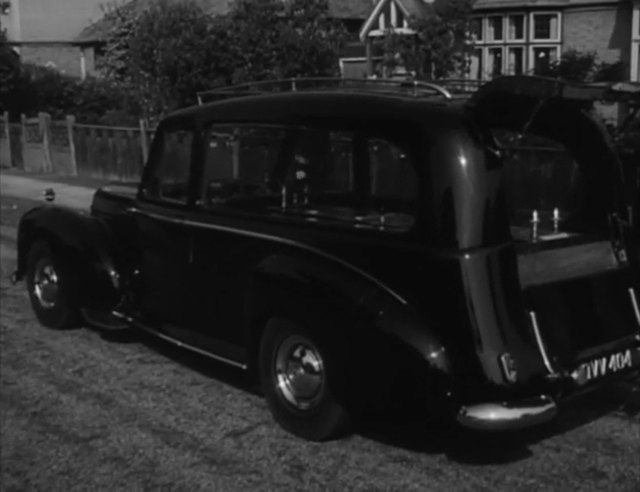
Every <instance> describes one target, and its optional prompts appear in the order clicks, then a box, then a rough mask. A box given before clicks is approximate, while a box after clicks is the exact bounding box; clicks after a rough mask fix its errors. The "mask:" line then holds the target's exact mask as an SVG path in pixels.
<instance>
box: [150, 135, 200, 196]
mask: <svg viewBox="0 0 640 492" xmlns="http://www.w3.org/2000/svg"><path fill="white" fill-rule="evenodd" d="M159 138H160V139H161V143H160V145H159V148H158V149H156V152H157V153H156V154H155V158H154V162H153V163H152V166H153V167H152V175H151V176H150V178H149V183H148V185H147V186H146V187H145V189H144V196H145V197H146V198H149V199H152V200H160V201H168V202H174V203H182V204H186V203H187V200H188V192H189V174H190V168H191V154H192V148H193V131H191V130H184V129H176V130H173V129H172V130H164V131H163V132H162V134H161V135H160V136H159Z"/></svg>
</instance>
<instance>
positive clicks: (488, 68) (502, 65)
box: [484, 44, 507, 80]
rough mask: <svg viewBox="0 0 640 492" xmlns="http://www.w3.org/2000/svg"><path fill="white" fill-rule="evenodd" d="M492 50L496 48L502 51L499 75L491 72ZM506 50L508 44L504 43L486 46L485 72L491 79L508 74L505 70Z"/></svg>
mask: <svg viewBox="0 0 640 492" xmlns="http://www.w3.org/2000/svg"><path fill="white" fill-rule="evenodd" d="M491 50H496V51H497V50H499V51H500V53H501V63H500V73H499V74H497V75H494V74H493V73H492V72H491V70H492V66H490V65H491V64H490V63H489V53H490V52H491ZM506 52H507V50H506V45H504V44H500V45H494V46H486V47H485V63H484V69H485V70H484V74H485V77H486V78H487V79H489V80H491V79H492V78H494V77H501V76H503V75H506V71H505V63H506V57H505V53H506Z"/></svg>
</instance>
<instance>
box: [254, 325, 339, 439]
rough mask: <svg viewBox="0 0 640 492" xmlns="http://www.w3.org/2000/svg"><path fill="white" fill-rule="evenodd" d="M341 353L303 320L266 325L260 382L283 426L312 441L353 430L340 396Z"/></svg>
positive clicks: (261, 353)
mask: <svg viewBox="0 0 640 492" xmlns="http://www.w3.org/2000/svg"><path fill="white" fill-rule="evenodd" d="M322 342H324V343H322ZM339 352H340V350H339V347H332V346H331V343H330V342H328V341H326V340H324V341H320V340H319V339H318V337H316V336H314V335H313V334H312V333H311V332H309V331H308V330H306V329H304V328H303V327H301V326H300V325H299V324H298V323H295V322H293V321H290V320H287V319H282V318H274V319H271V320H270V321H269V322H268V323H267V326H266V328H265V331H264V334H263V337H262V341H261V343H260V360H259V368H260V381H261V384H262V388H263V391H264V394H265V397H266V400H267V404H268V405H269V409H270V410H271V413H272V414H273V416H274V418H275V420H276V421H277V422H278V423H279V424H280V425H281V426H282V427H283V428H284V429H286V430H287V431H289V432H291V433H292V434H295V435H296V436H298V437H302V438H304V439H308V440H310V441H324V440H327V439H331V438H335V437H339V436H340V435H342V434H344V433H346V432H347V431H348V429H349V427H350V423H351V419H350V416H349V413H348V411H347V409H346V408H345V406H344V405H343V404H342V403H341V402H340V398H339V395H340V394H341V388H340V384H341V378H340V375H341V373H342V375H344V373H343V370H342V369H343V367H344V363H343V362H344V361H343V360H341V359H342V358H341V357H339V355H338V354H339Z"/></svg>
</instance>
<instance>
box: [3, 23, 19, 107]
mask: <svg viewBox="0 0 640 492" xmlns="http://www.w3.org/2000/svg"><path fill="white" fill-rule="evenodd" d="M19 83H20V58H19V56H18V54H17V53H16V52H15V51H14V50H13V48H11V46H9V44H8V43H7V37H6V34H5V33H4V31H2V30H0V109H2V110H8V109H9V108H10V106H11V101H10V100H11V94H13V93H15V91H16V88H17V87H18V85H19Z"/></svg>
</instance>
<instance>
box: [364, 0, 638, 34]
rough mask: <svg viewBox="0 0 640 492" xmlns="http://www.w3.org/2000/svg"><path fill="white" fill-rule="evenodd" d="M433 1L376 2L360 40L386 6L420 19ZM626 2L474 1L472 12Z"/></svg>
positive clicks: (613, 0)
mask: <svg viewBox="0 0 640 492" xmlns="http://www.w3.org/2000/svg"><path fill="white" fill-rule="evenodd" d="M433 1H434V0H376V4H375V6H374V7H373V9H372V10H371V12H370V14H369V16H368V17H367V20H366V21H365V22H364V24H363V25H362V28H361V29H360V39H361V40H364V39H365V38H366V37H367V36H368V35H369V32H370V31H372V30H374V28H375V26H376V25H377V23H378V17H379V16H380V14H381V13H382V12H383V11H384V10H385V8H386V7H387V5H388V4H389V3H391V2H394V3H395V4H396V6H397V7H398V8H399V9H400V10H401V11H402V13H403V14H405V15H406V16H407V17H422V16H424V15H426V14H427V11H428V9H427V4H430V3H433ZM625 1H626V0H475V2H474V4H473V10H474V11H483V10H510V9H522V8H535V7H543V8H544V7H553V8H567V7H580V6H589V5H596V4H598V5H603V4H616V3H625Z"/></svg>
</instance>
